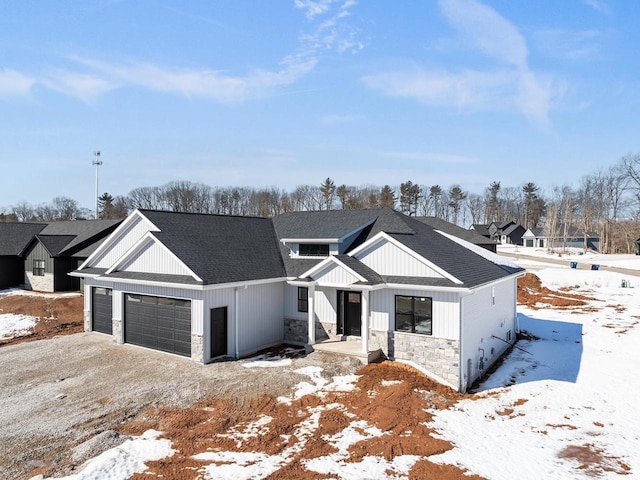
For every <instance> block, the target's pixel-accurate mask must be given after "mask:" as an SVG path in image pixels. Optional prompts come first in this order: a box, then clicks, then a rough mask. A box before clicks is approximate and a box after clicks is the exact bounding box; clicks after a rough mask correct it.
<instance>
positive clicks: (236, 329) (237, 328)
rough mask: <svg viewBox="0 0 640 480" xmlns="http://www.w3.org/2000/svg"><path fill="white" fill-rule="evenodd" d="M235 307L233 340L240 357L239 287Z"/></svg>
mask: <svg viewBox="0 0 640 480" xmlns="http://www.w3.org/2000/svg"><path fill="white" fill-rule="evenodd" d="M234 297H235V298H234V303H235V305H234V307H233V337H234V338H233V342H234V350H235V357H236V359H237V358H240V351H239V350H240V348H239V341H238V337H239V331H240V326H239V321H240V312H239V311H238V310H239V309H238V306H239V305H240V290H239V287H236V288H234Z"/></svg>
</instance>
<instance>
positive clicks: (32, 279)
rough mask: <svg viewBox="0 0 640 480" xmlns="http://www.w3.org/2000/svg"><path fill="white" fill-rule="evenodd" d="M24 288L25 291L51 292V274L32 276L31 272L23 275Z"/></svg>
mask: <svg viewBox="0 0 640 480" xmlns="http://www.w3.org/2000/svg"><path fill="white" fill-rule="evenodd" d="M24 286H25V288H26V289H27V290H35V291H36V292H53V273H45V274H44V275H42V276H40V275H34V274H33V272H25V273H24Z"/></svg>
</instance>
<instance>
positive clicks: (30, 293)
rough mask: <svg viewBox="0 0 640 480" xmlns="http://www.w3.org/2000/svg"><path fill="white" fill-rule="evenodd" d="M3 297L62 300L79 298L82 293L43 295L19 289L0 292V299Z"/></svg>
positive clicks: (42, 293)
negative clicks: (16, 296)
mask: <svg viewBox="0 0 640 480" xmlns="http://www.w3.org/2000/svg"><path fill="white" fill-rule="evenodd" d="M3 295H24V296H28V297H42V298H62V297H79V296H80V295H82V293H80V292H62V293H44V292H34V291H33V290H23V289H21V288H8V289H6V290H0V297H1V296H3Z"/></svg>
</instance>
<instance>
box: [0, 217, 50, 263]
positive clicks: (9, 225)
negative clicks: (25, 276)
mask: <svg viewBox="0 0 640 480" xmlns="http://www.w3.org/2000/svg"><path fill="white" fill-rule="evenodd" d="M46 226H47V224H46V223H27V222H0V256H5V255H9V256H16V257H17V256H19V255H21V254H22V252H23V251H24V249H25V248H27V246H28V245H29V243H31V240H33V237H35V236H36V234H38V233H40V232H41V231H42V229H43V228H45V227H46Z"/></svg>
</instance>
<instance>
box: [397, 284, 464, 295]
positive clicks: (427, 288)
mask: <svg viewBox="0 0 640 480" xmlns="http://www.w3.org/2000/svg"><path fill="white" fill-rule="evenodd" d="M384 287H385V288H389V289H394V290H424V291H430V292H447V293H460V294H469V293H472V291H473V290H472V289H470V288H458V287H435V286H428V285H408V284H406V283H385V284H384Z"/></svg>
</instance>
